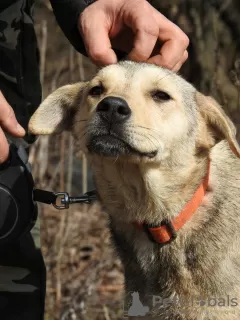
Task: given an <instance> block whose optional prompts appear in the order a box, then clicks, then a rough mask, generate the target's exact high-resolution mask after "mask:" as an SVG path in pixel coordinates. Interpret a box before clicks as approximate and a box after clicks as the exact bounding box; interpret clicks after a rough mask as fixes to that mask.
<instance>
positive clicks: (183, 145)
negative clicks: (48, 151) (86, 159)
mask: <svg viewBox="0 0 240 320" xmlns="http://www.w3.org/2000/svg"><path fill="white" fill-rule="evenodd" d="M29 130H30V131H31V132H32V133H34V134H37V135H38V134H51V133H54V132H61V131H62V130H71V131H72V132H73V134H74V136H75V138H76V139H77V140H79V142H80V145H81V148H82V149H83V150H84V151H85V152H87V153H89V154H95V155H99V156H104V157H106V158H109V157H110V158H117V159H118V161H125V160H127V161H130V162H139V161H140V162H146V163H148V162H161V161H163V160H166V159H167V160H168V161H169V160H171V161H176V157H178V158H179V157H181V156H182V154H185V155H187V154H189V153H192V154H193V153H195V154H196V153H197V152H203V151H204V150H209V149H210V148H211V147H212V146H214V145H215V144H216V142H218V141H220V140H222V139H226V140H227V141H228V142H229V144H230V147H231V149H232V150H233V151H234V153H235V154H236V155H237V156H239V155H240V151H239V147H238V144H237V142H236V139H235V128H234V126H233V124H232V122H231V121H230V120H229V119H228V117H227V116H226V114H225V113H224V112H223V110H222V109H221V107H220V106H219V105H218V104H217V103H216V101H215V100H213V99H212V98H210V97H206V96H204V95H202V94H200V93H198V92H197V91H196V89H195V88H194V87H193V86H192V85H190V84H189V83H188V82H187V81H185V80H184V79H183V78H181V77H180V76H178V75H177V74H175V73H173V72H171V71H169V70H166V69H163V68H160V67H157V66H154V65H149V64H139V63H134V62H121V63H119V64H116V65H111V66H108V67H105V68H103V69H102V70H100V71H99V73H98V74H97V75H96V76H95V77H94V78H93V79H92V80H91V81H89V82H85V83H84V82H82V83H77V84H73V85H67V86H64V87H62V88H59V89H58V90H56V91H55V92H53V93H52V94H51V95H50V96H48V97H47V98H46V100H45V101H43V103H42V104H41V105H40V107H39V108H38V110H37V111H36V112H35V114H34V115H33V117H32V118H31V120H30V124H29Z"/></svg>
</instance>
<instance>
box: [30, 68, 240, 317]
mask: <svg viewBox="0 0 240 320" xmlns="http://www.w3.org/2000/svg"><path fill="white" fill-rule="evenodd" d="M29 129H30V131H31V132H32V133H34V134H51V133H54V132H60V131H62V130H71V131H72V133H73V135H74V137H75V139H76V143H79V148H82V149H83V150H84V152H85V153H86V154H87V156H88V157H89V159H90V162H91V164H92V169H93V172H94V177H95V183H96V186H97V191H98V194H99V199H100V201H101V203H102V204H103V205H104V207H105V208H106V210H107V212H108V213H109V217H110V228H111V232H112V236H113V241H114V243H115V245H116V248H117V251H118V254H119V256H120V258H121V260H122V263H123V265H124V268H125V279H126V281H125V282H126V296H127V299H126V301H127V305H128V306H129V307H130V305H131V303H132V302H131V301H132V300H131V294H130V293H132V292H135V293H136V294H135V295H136V297H138V295H137V293H139V297H140V300H141V303H140V302H138V303H137V304H138V305H142V306H144V308H145V309H144V310H149V313H148V315H147V316H148V317H149V319H153V318H152V317H153V316H154V315H155V316H156V319H161V320H166V319H169V320H190V319H191V320H193V319H195V320H203V319H205V320H213V319H214V320H215V319H218V320H222V319H224V320H228V319H229V320H230V319H231V320H235V319H240V309H239V307H238V304H239V303H240V235H239V234H240V212H239V211H240V160H239V158H238V157H240V150H239V146H238V144H237V141H236V139H235V128H234V126H233V124H232V122H231V121H230V120H229V119H228V118H227V116H226V115H225V113H224V112H223V110H222V109H221V107H220V106H219V105H218V104H217V103H216V102H215V101H214V100H213V99H212V98H210V97H205V96H203V95H202V94H200V93H198V92H197V91H196V89H195V88H194V87H193V86H192V85H191V84H189V83H188V82H186V81H185V80H184V79H182V78H181V77H180V76H178V75H176V74H174V73H172V72H170V71H168V70H166V69H163V68H159V67H156V66H153V65H148V64H137V63H133V62H122V63H119V64H117V65H112V66H108V67H106V68H103V69H102V70H101V71H100V72H99V73H98V74H97V75H96V77H94V79H93V80H92V81H90V82H86V83H77V84H73V85H67V86H64V87H62V88H60V89H58V90H56V91H55V92H54V93H53V94H51V95H50V96H49V97H48V98H47V99H46V100H45V101H44V102H43V103H42V104H41V106H40V107H39V109H38V110H37V111H36V113H35V114H34V115H33V117H32V119H31V121H30V124H29ZM209 161H210V162H209ZM209 164H210V165H209ZM208 166H209V167H208ZM208 169H209V171H208ZM204 194H205V195H204ZM214 299H215V300H214ZM214 301H215V302H214ZM132 310H134V306H132V307H131V313H132ZM131 315H132V314H131ZM136 315H137V314H136ZM139 319H142V317H140V318H139Z"/></svg>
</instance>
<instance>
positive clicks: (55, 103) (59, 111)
mask: <svg viewBox="0 0 240 320" xmlns="http://www.w3.org/2000/svg"><path fill="white" fill-rule="evenodd" d="M86 84H87V82H79V83H76V84H72V85H66V86H63V87H61V88H59V89H57V90H56V91H54V92H53V93H51V94H50V95H49V96H48V97H47V98H46V99H45V100H44V101H43V102H42V103H41V105H40V106H39V108H38V109H37V110H36V112H35V113H34V114H33V116H32V117H31V119H30V122H29V125H28V130H29V132H30V133H33V134H36V135H39V134H51V133H60V132H62V131H63V130H70V129H71V125H72V120H73V117H74V115H75V113H76V111H77V109H78V108H79V107H80V103H81V100H82V94H83V91H84V88H85V87H86Z"/></svg>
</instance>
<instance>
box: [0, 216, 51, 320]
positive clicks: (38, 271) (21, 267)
mask: <svg viewBox="0 0 240 320" xmlns="http://www.w3.org/2000/svg"><path fill="white" fill-rule="evenodd" d="M39 237H40V225H39V219H38V221H37V223H36V225H35V226H34V228H33V229H32V231H31V232H30V233H28V234H26V235H24V236H23V237H22V238H21V239H20V240H19V242H18V243H16V244H13V245H11V246H10V245H9V246H7V245H6V247H5V248H4V251H3V252H0V318H1V320H43V319H44V300H45V286H46V271H45V265H44V261H43V257H42V254H41V250H40V239H39Z"/></svg>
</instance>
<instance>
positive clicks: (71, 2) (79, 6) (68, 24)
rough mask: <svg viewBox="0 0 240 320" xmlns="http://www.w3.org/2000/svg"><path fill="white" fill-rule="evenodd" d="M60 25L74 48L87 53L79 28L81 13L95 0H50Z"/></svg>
mask: <svg viewBox="0 0 240 320" xmlns="http://www.w3.org/2000/svg"><path fill="white" fill-rule="evenodd" d="M50 2H51V5H52V8H53V12H54V14H55V17H56V19H57V22H58V24H59V26H60V27H61V29H62V31H63V32H64V34H65V36H66V37H67V38H68V40H69V41H70V43H71V44H72V45H73V46H74V48H75V49H76V50H77V51H79V52H81V53H82V54H84V55H85V56H86V55H87V53H86V50H85V47H84V43H83V40H82V38H81V36H80V34H79V31H78V28H77V22H78V17H79V15H80V14H81V13H82V12H83V10H84V9H85V8H86V7H87V6H88V5H90V4H91V3H93V2H94V0H50Z"/></svg>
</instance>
